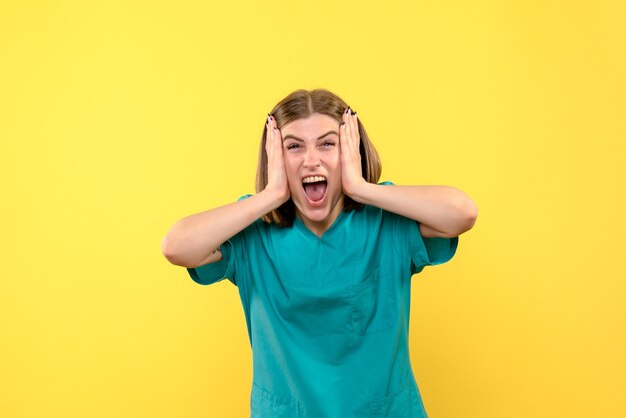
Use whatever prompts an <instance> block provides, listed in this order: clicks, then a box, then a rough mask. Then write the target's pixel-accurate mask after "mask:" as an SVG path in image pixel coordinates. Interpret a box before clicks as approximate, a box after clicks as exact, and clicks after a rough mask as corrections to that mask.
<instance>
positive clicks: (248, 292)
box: [162, 89, 477, 418]
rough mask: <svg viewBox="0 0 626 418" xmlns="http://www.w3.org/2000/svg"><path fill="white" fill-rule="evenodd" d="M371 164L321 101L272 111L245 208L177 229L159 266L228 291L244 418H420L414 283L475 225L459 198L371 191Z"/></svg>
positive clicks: (333, 109) (336, 112)
mask: <svg viewBox="0 0 626 418" xmlns="http://www.w3.org/2000/svg"><path fill="white" fill-rule="evenodd" d="M380 172H381V164H380V161H379V159H378V154H377V153H376V150H375V149H374V147H373V145H372V143H371V142H370V140H369V138H368V136H367V133H366V132H365V128H364V127H363V125H362V124H361V122H360V120H359V119H358V117H357V114H356V112H355V111H353V110H352V109H350V108H349V107H348V106H347V105H346V103H345V102H344V101H343V100H341V99H340V98H339V97H337V96H336V95H335V94H333V93H331V92H329V91H327V90H322V89H318V90H312V91H306V90H298V91H295V92H293V93H291V94H290V95H288V96H287V97H286V98H284V99H283V100H282V101H281V102H280V103H278V104H277V105H276V107H274V109H273V110H272V112H271V114H269V115H268V119H267V121H266V123H265V128H264V130H263V135H262V139H261V150H260V155H259V166H258V171H257V184H256V191H257V194H255V195H246V196H243V197H241V198H240V199H239V200H238V201H237V202H234V203H231V204H228V205H225V206H222V207H218V208H215V209H212V210H209V211H206V212H202V213H198V214H195V215H191V216H188V217H186V218H184V219H182V220H181V221H179V222H178V223H176V224H175V225H174V226H173V227H172V228H171V230H170V231H169V232H168V234H167V236H166V237H165V239H164V240H163V248H162V250H163V253H164V255H165V257H166V258H167V259H168V260H169V261H170V262H172V263H173V264H176V265H179V266H184V267H187V270H188V272H189V274H190V276H191V278H192V279H193V280H195V281H196V282H198V283H200V284H204V285H208V284H211V283H215V282H217V281H220V280H222V279H225V278H228V279H229V280H230V281H231V282H232V283H233V284H235V285H236V286H237V287H238V290H239V295H240V297H241V302H242V305H243V309H244V312H245V317H246V323H247V327H248V336H249V338H250V344H251V346H252V352H253V369H254V370H253V382H252V392H251V403H250V405H251V416H252V417H254V418H256V417H263V418H279V417H280V418H282V417H285V418H295V417H301V418H304V417H307V418H309V417H310V418H325V417H328V418H335V417H336V418H347V417H359V418H364V417H402V418H406V417H426V416H427V414H426V411H425V410H424V406H423V403H422V400H421V396H420V393H419V390H418V387H417V384H416V382H415V379H414V377H413V372H412V369H411V363H410V359H409V346H408V331H409V306H410V295H411V292H410V291H411V280H410V279H411V276H412V275H413V274H416V273H419V272H420V271H422V269H423V268H424V267H425V266H432V265H436V264H441V263H444V262H446V261H448V260H450V259H451V258H452V257H453V255H454V253H455V251H456V248H457V245H458V236H459V235H460V234H462V233H463V232H465V231H467V230H469V229H470V228H471V227H472V226H473V225H474V222H475V220H476V216H477V208H476V205H475V204H474V203H473V202H472V200H470V199H469V198H468V197H467V195H466V194H465V193H463V192H462V191H460V190H458V189H455V188H452V187H446V186H395V185H393V184H392V183H390V182H383V183H380V184H377V182H378V180H379V176H380Z"/></svg>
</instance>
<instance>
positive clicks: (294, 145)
mask: <svg viewBox="0 0 626 418" xmlns="http://www.w3.org/2000/svg"><path fill="white" fill-rule="evenodd" d="M299 147H300V145H298V144H289V145H287V149H294V148H299Z"/></svg>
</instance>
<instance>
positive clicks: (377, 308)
mask: <svg viewBox="0 0 626 418" xmlns="http://www.w3.org/2000/svg"><path fill="white" fill-rule="evenodd" d="M349 300H350V305H351V311H352V312H351V313H352V315H351V319H352V321H351V327H352V331H354V332H356V333H358V334H363V335H366V334H373V333H376V332H380V331H383V330H386V329H389V328H392V327H393V326H395V325H396V324H397V322H398V314H399V309H398V303H399V297H398V296H397V292H396V289H395V283H394V282H393V276H392V274H391V273H390V271H389V270H388V269H385V268H384V266H378V267H376V268H375V269H374V270H372V271H371V273H370V274H369V275H368V276H367V277H366V278H365V280H364V281H363V282H361V283H359V284H356V285H353V286H350V290H349Z"/></svg>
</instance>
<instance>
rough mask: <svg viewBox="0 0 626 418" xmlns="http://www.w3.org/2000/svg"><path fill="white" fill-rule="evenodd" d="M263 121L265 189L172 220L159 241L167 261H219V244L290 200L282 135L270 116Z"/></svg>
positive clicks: (182, 263) (183, 263)
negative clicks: (247, 196)
mask: <svg viewBox="0 0 626 418" xmlns="http://www.w3.org/2000/svg"><path fill="white" fill-rule="evenodd" d="M265 125H266V127H267V130H266V142H265V150H266V152H267V165H268V167H267V170H268V172H267V186H266V187H265V189H264V190H263V191H261V192H260V193H257V194H256V195H254V196H251V197H249V198H248V199H243V200H240V201H238V202H234V203H231V204H228V205H225V206H221V207H218V208H215V209H211V210H208V211H205V212H200V213H197V214H195V215H191V216H188V217H186V218H183V219H181V220H180V221H178V222H177V223H176V224H174V226H173V227H172V228H171V229H170V231H169V232H168V233H167V235H166V236H165V238H164V239H163V242H162V243H161V251H162V252H163V255H164V256H165V258H167V259H168V261H169V262H170V263H172V264H175V265H178V266H182V267H188V268H192V267H198V266H202V265H204V264H208V263H215V262H217V261H219V260H220V259H221V258H222V255H221V253H220V252H219V251H218V250H217V248H218V246H220V245H222V244H223V243H224V242H225V241H226V240H228V239H230V238H232V237H233V236H234V235H236V234H237V233H239V232H240V231H242V230H243V229H244V228H246V227H247V226H248V225H250V224H251V223H252V222H254V221H256V220H257V219H259V218H260V217H262V216H263V215H265V214H266V213H269V212H271V211H272V210H274V209H276V208H278V207H280V206H281V205H282V204H283V203H284V202H286V201H287V200H289V198H290V196H291V194H290V192H289V186H288V184H287V174H286V171H285V161H284V160H283V154H282V136H281V134H280V130H278V128H276V121H275V120H274V118H273V117H268V122H267V123H266V124H265Z"/></svg>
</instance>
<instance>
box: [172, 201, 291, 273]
mask: <svg viewBox="0 0 626 418" xmlns="http://www.w3.org/2000/svg"><path fill="white" fill-rule="evenodd" d="M280 204H282V202H281V200H280V199H278V196H277V195H276V193H273V192H272V191H269V190H263V191H262V192H261V193H258V194H256V195H253V196H250V197H249V198H248V199H243V200H240V201H238V202H234V203H230V204H228V205H225V206H221V207H218V208H215V209H211V210H208V211H205V212H201V213H197V214H195V215H191V216H187V217H186V218H183V219H181V220H180V221H178V222H177V223H176V224H174V226H173V227H172V228H171V229H170V231H169V232H168V233H167V235H166V236H165V238H164V239H163V242H162V244H161V251H162V252H163V255H164V256H165V258H167V259H168V261H169V262H170V263H172V264H175V265H178V266H182V267H198V266H201V265H204V264H207V263H210V262H217V261H219V260H220V259H221V254H220V253H219V252H214V250H215V249H216V248H217V247H218V246H219V245H221V244H223V243H224V242H225V241H226V240H228V239H230V238H231V237H232V236H234V235H235V234H237V233H238V232H239V231H241V230H243V229H244V228H245V227H247V226H248V225H250V224H251V223H252V222H254V221H256V220H257V219H259V218H260V217H262V216H263V215H265V214H266V213H268V212H271V211H272V210H274V209H276V208H277V207H278V206H280Z"/></svg>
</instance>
